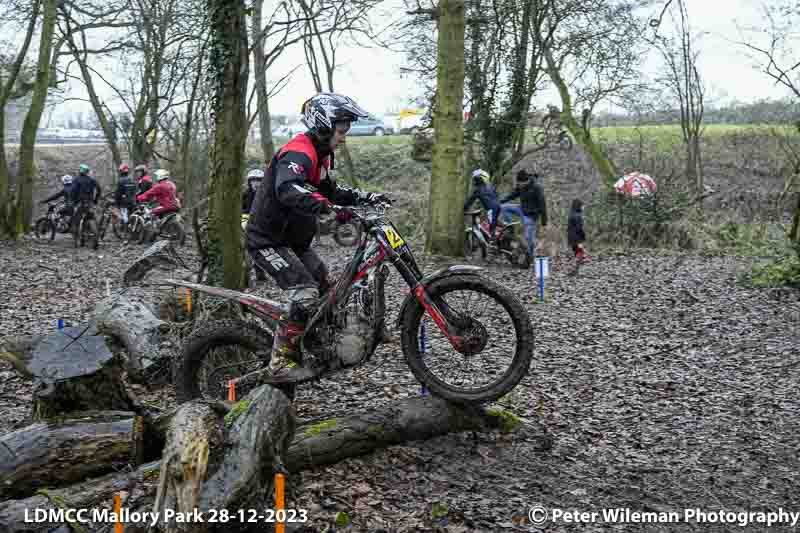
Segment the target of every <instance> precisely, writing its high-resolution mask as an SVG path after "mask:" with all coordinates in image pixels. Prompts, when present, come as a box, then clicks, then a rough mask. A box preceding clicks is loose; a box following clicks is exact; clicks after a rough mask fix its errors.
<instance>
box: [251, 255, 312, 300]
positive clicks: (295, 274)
mask: <svg viewBox="0 0 800 533" xmlns="http://www.w3.org/2000/svg"><path fill="white" fill-rule="evenodd" d="M248 252H249V253H250V257H252V258H253V264H254V265H255V268H256V269H259V270H261V271H262V272H266V273H267V274H269V275H270V276H271V277H272V278H273V279H274V280H275V282H276V283H277V284H278V287H280V288H281V289H283V290H290V289H302V288H315V289H319V292H320V294H323V293H324V292H325V291H327V290H328V285H327V283H328V268H327V267H326V266H325V263H323V262H322V259H320V258H319V256H318V255H317V253H316V252H315V251H314V250H312V249H311V248H305V249H300V248H295V249H292V248H289V247H287V246H276V247H273V248H261V249H249V250H248Z"/></svg>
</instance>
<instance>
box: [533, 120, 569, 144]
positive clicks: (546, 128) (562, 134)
mask: <svg viewBox="0 0 800 533" xmlns="http://www.w3.org/2000/svg"><path fill="white" fill-rule="evenodd" d="M533 141H534V143H536V145H537V146H539V147H542V148H546V147H548V146H550V144H552V143H556V144H558V146H559V148H561V149H562V150H565V151H569V150H572V146H573V143H572V137H570V135H569V133H568V132H567V130H566V129H564V127H563V125H562V124H561V120H559V119H558V118H556V117H553V116H551V115H546V116H545V117H544V119H542V130H541V131H539V132H538V133H537V134H536V136H535V137H534V139H533Z"/></svg>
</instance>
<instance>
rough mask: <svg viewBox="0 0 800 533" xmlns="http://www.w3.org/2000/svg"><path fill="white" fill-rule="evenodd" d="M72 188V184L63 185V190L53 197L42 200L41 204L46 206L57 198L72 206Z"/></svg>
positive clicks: (73, 185) (73, 186)
mask: <svg viewBox="0 0 800 533" xmlns="http://www.w3.org/2000/svg"><path fill="white" fill-rule="evenodd" d="M74 188H75V184H74V183H70V184H69V185H64V186H63V188H62V189H61V190H60V191H58V192H57V193H55V194H54V195H52V196H48V197H47V198H45V199H44V200H42V203H43V204H46V203H48V202H52V201H53V200H58V199H59V198H64V201H65V202H66V203H67V205H71V204H72V191H73V189H74Z"/></svg>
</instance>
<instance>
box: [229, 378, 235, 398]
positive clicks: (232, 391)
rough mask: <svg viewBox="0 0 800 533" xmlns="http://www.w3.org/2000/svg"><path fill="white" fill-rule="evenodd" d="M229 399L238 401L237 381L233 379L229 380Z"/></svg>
mask: <svg viewBox="0 0 800 533" xmlns="http://www.w3.org/2000/svg"><path fill="white" fill-rule="evenodd" d="M228 401H229V402H235V401H236V382H235V381H234V380H232V379H231V380H229V381H228Z"/></svg>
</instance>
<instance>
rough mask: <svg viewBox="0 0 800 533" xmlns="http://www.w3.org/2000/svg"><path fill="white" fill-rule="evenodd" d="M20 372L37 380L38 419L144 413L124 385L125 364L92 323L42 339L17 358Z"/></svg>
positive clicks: (35, 418) (34, 417) (36, 406)
mask: <svg viewBox="0 0 800 533" xmlns="http://www.w3.org/2000/svg"><path fill="white" fill-rule="evenodd" d="M18 363H19V364H20V365H22V367H23V368H22V373H23V374H25V375H28V376H30V377H32V378H34V379H35V380H36V385H35V388H34V399H33V412H32V416H33V419H34V420H44V419H47V418H51V417H54V416H57V415H59V414H62V413H72V412H77V411H89V410H95V409H97V408H98V407H102V408H103V409H105V410H109V411H137V412H140V411H141V407H140V405H139V403H138V401H137V400H136V398H135V397H134V396H133V395H132V394H131V393H129V392H128V391H127V390H126V389H125V386H124V384H123V383H122V369H123V360H122V357H121V356H120V355H119V354H115V353H113V352H112V351H111V350H110V349H109V347H108V345H107V344H106V338H105V337H104V336H103V335H101V334H100V333H99V332H98V331H97V329H96V328H95V326H94V325H93V324H85V325H82V326H78V327H70V328H64V329H62V330H59V331H57V332H55V333H51V334H49V335H46V336H44V337H43V338H42V339H41V340H40V341H39V342H38V343H37V344H36V345H35V346H34V347H33V350H32V353H31V355H30V356H29V357H26V358H24V359H23V358H20V359H18Z"/></svg>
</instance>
